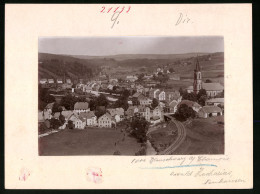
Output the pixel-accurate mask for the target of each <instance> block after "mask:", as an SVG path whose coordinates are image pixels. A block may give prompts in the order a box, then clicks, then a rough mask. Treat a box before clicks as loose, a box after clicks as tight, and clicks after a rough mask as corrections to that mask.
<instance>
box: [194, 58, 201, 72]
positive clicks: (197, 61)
mask: <svg viewBox="0 0 260 194" xmlns="http://www.w3.org/2000/svg"><path fill="white" fill-rule="evenodd" d="M195 70H196V71H200V64H199V59H198V57H197V59H196V69H195Z"/></svg>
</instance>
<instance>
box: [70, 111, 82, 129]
mask: <svg viewBox="0 0 260 194" xmlns="http://www.w3.org/2000/svg"><path fill="white" fill-rule="evenodd" d="M68 120H69V121H72V122H73V124H74V127H75V128H76V129H84V128H85V126H86V120H85V119H84V118H82V117H80V116H79V115H77V114H72V115H71V116H70V117H69V119H68Z"/></svg>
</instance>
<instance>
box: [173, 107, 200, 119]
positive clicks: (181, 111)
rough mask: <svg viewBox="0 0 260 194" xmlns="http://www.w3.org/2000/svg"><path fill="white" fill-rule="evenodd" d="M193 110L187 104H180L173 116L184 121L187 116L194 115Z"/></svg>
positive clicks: (192, 116)
mask: <svg viewBox="0 0 260 194" xmlns="http://www.w3.org/2000/svg"><path fill="white" fill-rule="evenodd" d="M195 115H196V114H195V111H194V110H193V109H192V108H191V107H189V106H188V105H187V104H181V105H180V107H179V108H178V110H177V112H176V113H175V114H174V117H175V118H176V119H177V120H179V121H186V120H187V119H188V118H194V117H195Z"/></svg>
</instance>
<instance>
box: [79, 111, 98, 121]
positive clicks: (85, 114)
mask: <svg viewBox="0 0 260 194" xmlns="http://www.w3.org/2000/svg"><path fill="white" fill-rule="evenodd" d="M79 116H81V117H82V118H85V119H91V118H92V117H95V114H94V112H93V111H89V112H81V113H80V114H79Z"/></svg>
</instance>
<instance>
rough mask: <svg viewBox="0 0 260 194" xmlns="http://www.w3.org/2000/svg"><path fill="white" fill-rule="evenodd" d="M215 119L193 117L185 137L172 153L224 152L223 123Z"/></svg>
mask: <svg viewBox="0 0 260 194" xmlns="http://www.w3.org/2000/svg"><path fill="white" fill-rule="evenodd" d="M216 119H217V117H212V118H208V119H195V120H193V121H192V123H190V124H188V125H187V126H186V131H187V137H186V139H185V141H184V142H183V143H182V144H181V146H180V147H179V148H178V149H177V150H176V151H175V152H174V154H180V155H181V154H183V155H190V154H224V125H222V124H218V123H217V122H216Z"/></svg>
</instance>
